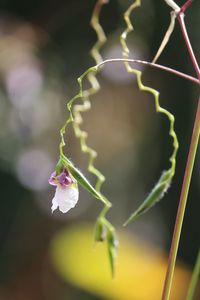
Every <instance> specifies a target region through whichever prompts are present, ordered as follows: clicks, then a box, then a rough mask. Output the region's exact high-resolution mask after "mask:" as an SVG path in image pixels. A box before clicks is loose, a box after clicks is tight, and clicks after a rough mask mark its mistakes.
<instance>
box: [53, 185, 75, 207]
mask: <svg viewBox="0 0 200 300" xmlns="http://www.w3.org/2000/svg"><path fill="white" fill-rule="evenodd" d="M78 196H79V192H78V188H77V187H76V186H74V185H70V186H63V185H60V184H58V185H57V188H56V192H55V197H54V199H55V201H56V202H55V203H56V204H57V207H58V206H59V210H60V211H61V212H62V213H66V212H68V211H69V210H70V209H71V208H73V207H74V206H75V205H76V203H77V201H78ZM54 199H53V200H54ZM57 207H56V208H57Z"/></svg>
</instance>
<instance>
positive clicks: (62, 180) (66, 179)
mask: <svg viewBox="0 0 200 300" xmlns="http://www.w3.org/2000/svg"><path fill="white" fill-rule="evenodd" d="M72 183H73V179H72V178H71V177H70V174H69V172H68V171H67V170H66V169H64V170H63V171H62V172H61V173H60V174H59V175H57V176H56V172H53V173H52V174H51V177H50V178H49V184H51V185H54V186H56V185H58V184H61V185H64V186H68V185H70V184H72Z"/></svg>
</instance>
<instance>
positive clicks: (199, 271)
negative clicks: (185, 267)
mask: <svg viewBox="0 0 200 300" xmlns="http://www.w3.org/2000/svg"><path fill="white" fill-rule="evenodd" d="M199 275H200V250H199V252H198V255H197V260H196V263H195V266H194V269H193V273H192V278H191V281H190V286H189V289H188V293H187V297H186V300H193V299H194V294H195V290H196V286H197V283H198V279H199Z"/></svg>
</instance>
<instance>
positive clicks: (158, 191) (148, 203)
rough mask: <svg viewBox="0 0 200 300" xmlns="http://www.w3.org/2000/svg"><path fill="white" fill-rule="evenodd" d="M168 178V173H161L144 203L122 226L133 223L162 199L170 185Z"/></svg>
mask: <svg viewBox="0 0 200 300" xmlns="http://www.w3.org/2000/svg"><path fill="white" fill-rule="evenodd" d="M170 182H171V180H170V176H169V172H168V171H165V172H163V174H162V176H161V177H160V179H159V181H158V183H157V184H156V185H155V187H154V188H153V190H152V191H151V193H150V194H149V195H148V196H147V198H146V199H145V200H144V202H143V203H142V204H141V205H140V206H139V207H138V209H136V211H135V212H134V213H132V214H131V216H130V217H129V218H128V220H127V221H126V222H125V223H124V226H126V225H128V224H129V223H130V222H132V221H135V220H136V219H137V218H138V217H139V216H140V215H142V214H144V213H145V212H147V211H148V210H149V209H150V208H151V207H152V206H153V205H155V204H156V203H157V202H158V201H159V200H161V199H162V197H163V196H164V194H165V193H166V191H167V189H168V188H169V185H170Z"/></svg>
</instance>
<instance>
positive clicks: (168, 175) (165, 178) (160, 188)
mask: <svg viewBox="0 0 200 300" xmlns="http://www.w3.org/2000/svg"><path fill="white" fill-rule="evenodd" d="M140 5H141V1H140V0H135V1H134V2H133V4H132V5H130V7H129V8H128V9H127V11H126V12H125V13H124V21H125V23H126V29H125V30H124V32H123V33H122V34H121V37H120V41H121V45H122V49H123V57H124V58H125V59H127V58H129V48H128V46H127V36H128V34H129V33H130V32H131V31H133V25H132V23H131V20H130V16H131V13H132V12H133V10H134V9H136V8H137V7H139V6H140ZM124 64H125V67H126V70H127V72H128V73H132V74H135V75H136V79H137V84H138V88H139V89H140V90H141V91H146V92H149V93H150V94H152V95H153V97H154V102H155V109H156V112H158V113H162V114H164V115H166V116H167V118H168V120H169V124H170V128H169V135H170V136H171V137H172V140H173V152H172V155H171V157H170V159H169V160H170V163H171V166H170V168H169V169H168V170H166V171H164V172H163V173H162V175H161V177H160V179H159V180H158V182H157V184H156V185H155V186H154V188H153V190H152V191H151V192H150V194H149V195H148V196H147V198H146V199H145V200H144V202H143V203H142V204H141V205H140V206H139V207H138V209H136V211H135V212H133V214H131V216H130V217H129V218H128V220H127V221H126V222H125V223H124V225H127V224H128V223H130V222H131V221H133V220H135V219H136V218H138V217H139V216H140V215H141V214H143V213H145V212H146V211H147V210H149V209H150V208H151V207H152V206H153V205H154V204H155V203H156V202H158V201H159V200H160V199H161V198H162V197H163V196H164V194H165V192H166V191H167V190H168V188H169V186H170V183H171V181H172V178H173V176H174V173H175V167H176V154H177V150H178V139H177V136H176V133H175V131H174V116H173V115H172V114H171V113H170V112H169V111H168V110H166V109H164V108H162V107H161V106H160V103H159V92H158V91H157V90H155V89H153V88H151V87H148V86H145V85H144V84H143V83H142V72H141V71H139V70H137V69H133V68H132V67H131V66H130V64H129V62H128V61H125V62H124Z"/></svg>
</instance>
